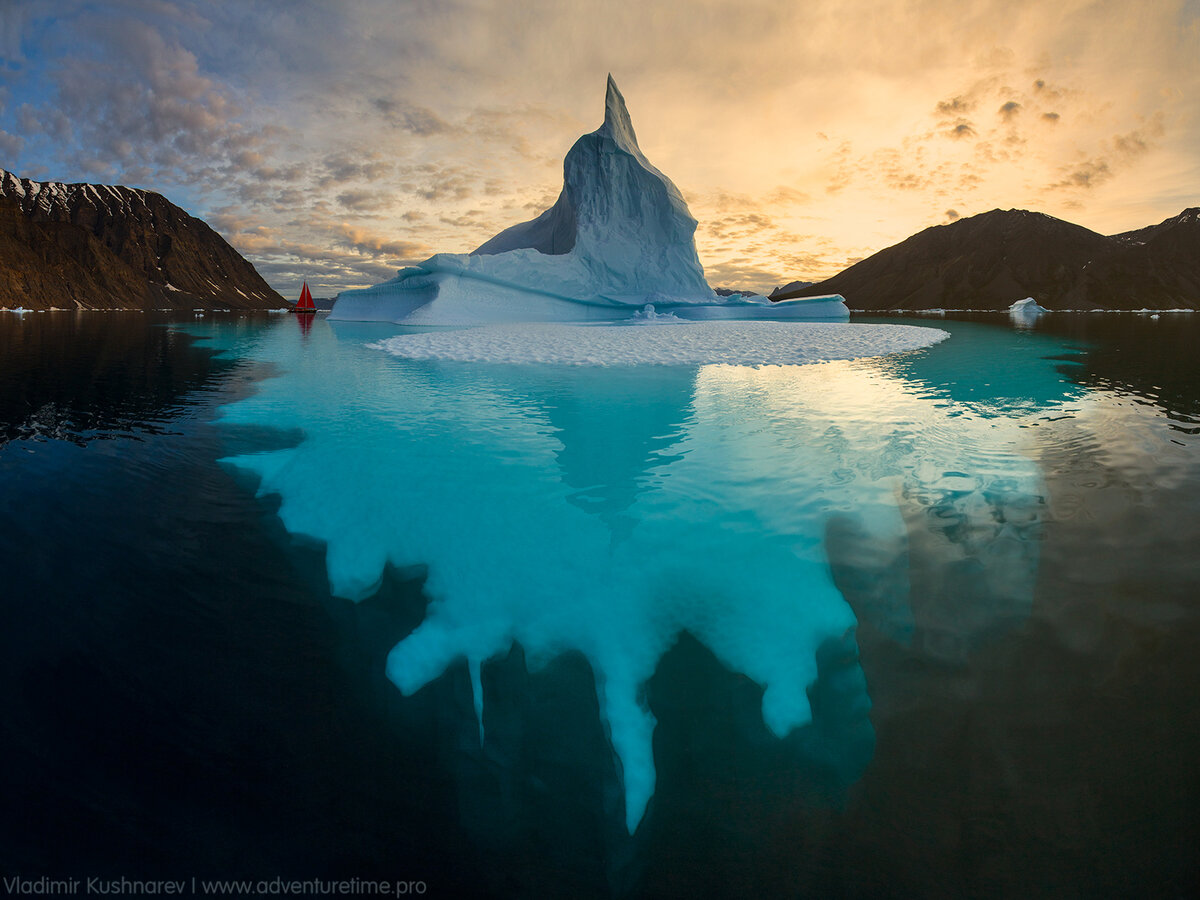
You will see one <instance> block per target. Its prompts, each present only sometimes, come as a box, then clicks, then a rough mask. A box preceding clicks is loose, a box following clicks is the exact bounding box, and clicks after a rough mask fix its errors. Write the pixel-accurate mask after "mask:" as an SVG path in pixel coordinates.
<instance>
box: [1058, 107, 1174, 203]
mask: <svg viewBox="0 0 1200 900" xmlns="http://www.w3.org/2000/svg"><path fill="white" fill-rule="evenodd" d="M1164 132H1165V127H1164V125H1163V117H1162V114H1161V113H1156V114H1155V115H1154V116H1152V117H1151V118H1150V119H1149V120H1148V121H1147V122H1146V124H1145V125H1143V126H1142V127H1141V128H1137V129H1134V130H1133V131H1130V132H1127V133H1126V134H1118V135H1115V136H1113V137H1112V138H1110V139H1109V140H1107V141H1105V142H1104V143H1103V145H1102V152H1101V153H1100V154H1097V155H1095V156H1092V157H1091V158H1088V159H1084V160H1083V161H1081V162H1078V163H1075V164H1072V165H1069V166H1065V167H1063V168H1062V169H1061V170H1060V174H1061V176H1062V177H1061V178H1060V180H1059V181H1056V182H1054V183H1053V184H1051V185H1050V186H1049V188H1050V189H1051V190H1059V189H1064V188H1067V189H1079V190H1090V189H1091V188H1094V187H1099V186H1100V185H1102V184H1105V183H1106V182H1108V181H1110V180H1112V178H1113V177H1114V176H1116V175H1117V174H1118V172H1120V171H1122V170H1124V169H1125V168H1127V167H1129V166H1131V165H1133V164H1134V163H1136V162H1138V161H1139V160H1140V159H1141V158H1142V157H1143V156H1145V155H1146V154H1148V153H1149V152H1150V151H1151V150H1153V149H1154V148H1155V146H1156V143H1157V140H1158V138H1160V137H1162V135H1163V134H1164Z"/></svg>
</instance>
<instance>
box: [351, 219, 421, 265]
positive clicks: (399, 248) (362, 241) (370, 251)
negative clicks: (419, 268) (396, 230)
mask: <svg viewBox="0 0 1200 900" xmlns="http://www.w3.org/2000/svg"><path fill="white" fill-rule="evenodd" d="M333 231H334V234H335V235H336V236H337V240H338V243H340V244H341V245H342V246H345V247H349V248H350V249H351V250H354V251H356V252H358V253H364V254H367V255H371V256H381V255H382V256H389V257H395V258H396V259H400V260H407V261H410V262H418V261H420V260H422V259H426V258H427V257H429V256H432V255H433V250H432V249H431V248H430V247H429V246H427V245H426V244H423V243H421V242H419V241H405V240H397V239H395V238H391V237H388V236H386V235H378V234H372V233H371V232H369V231H367V230H366V229H363V228H358V227H356V226H353V225H347V224H345V223H342V224H341V225H338V226H336V227H335V228H334V229H333Z"/></svg>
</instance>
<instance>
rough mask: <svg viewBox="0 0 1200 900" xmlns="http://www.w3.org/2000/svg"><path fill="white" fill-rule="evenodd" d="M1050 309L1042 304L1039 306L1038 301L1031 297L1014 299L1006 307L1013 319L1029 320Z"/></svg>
mask: <svg viewBox="0 0 1200 900" xmlns="http://www.w3.org/2000/svg"><path fill="white" fill-rule="evenodd" d="M1048 312H1050V310H1048V309H1046V307H1044V306H1039V305H1038V302H1037V301H1036V300H1034V299H1033V298H1032V297H1026V298H1025V299H1024V300H1018V301H1016V302H1015V303H1014V304H1013V305H1012V306H1010V307H1009V308H1008V314H1009V315H1010V316H1012V317H1013V318H1014V319H1018V320H1023V321H1030V320H1033V319H1036V318H1037V317H1038V316H1040V315H1042V314H1043V313H1048Z"/></svg>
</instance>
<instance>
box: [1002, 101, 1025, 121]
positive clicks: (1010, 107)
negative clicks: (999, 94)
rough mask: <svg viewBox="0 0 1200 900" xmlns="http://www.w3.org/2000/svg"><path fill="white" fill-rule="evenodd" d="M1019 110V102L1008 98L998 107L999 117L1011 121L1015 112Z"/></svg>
mask: <svg viewBox="0 0 1200 900" xmlns="http://www.w3.org/2000/svg"><path fill="white" fill-rule="evenodd" d="M1020 111H1021V104H1020V103H1018V102H1017V101H1016V100H1009V101H1008V102H1007V103H1005V104H1004V105H1003V106H1001V107H1000V118H1002V119H1003V120H1004V121H1005V122H1011V121H1012V120H1013V119H1014V118H1016V115H1017V113H1019V112H1020Z"/></svg>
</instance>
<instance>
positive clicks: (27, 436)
mask: <svg viewBox="0 0 1200 900" xmlns="http://www.w3.org/2000/svg"><path fill="white" fill-rule="evenodd" d="M856 321H858V320H856ZM904 321H905V323H906V324H910V325H911V324H918V325H928V326H930V327H937V328H942V329H945V330H947V331H949V332H950V333H951V337H950V339H949V340H946V341H944V342H942V343H940V344H937V345H936V346H933V347H930V348H928V349H925V350H921V351H916V352H910V353H906V354H902V355H897V356H892V357H885V358H880V359H874V360H857V361H851V362H835V363H825V364H820V365H815V366H803V367H779V366H774V367H762V368H746V367H732V366H705V367H630V368H609V369H604V368H589V367H553V366H499V365H487V364H468V363H449V362H433V361H415V360H405V359H400V358H397V357H395V356H392V355H390V354H389V353H387V352H385V351H384V350H383V349H381V348H380V347H378V346H377V345H376V342H377V341H379V340H381V339H383V338H387V337H389V336H391V335H394V334H396V333H397V329H395V328H387V327H376V326H363V325H352V324H349V323H330V322H327V321H325V319H324V318H318V319H317V321H316V322H315V323H312V324H311V326H310V327H306V326H305V324H304V323H301V322H298V321H297V320H296V318H295V317H282V316H272V317H260V318H239V317H235V316H232V315H230V316H221V315H212V316H208V317H205V318H197V319H191V318H188V319H178V318H177V319H174V320H168V319H156V318H155V317H153V316H147V315H141V314H124V313H79V314H74V313H37V314H27V315H24V316H17V315H8V314H0V798H3V799H2V800H0V811H2V812H0V875H3V876H4V877H9V878H11V877H13V876H19V877H21V878H24V879H38V878H41V877H42V876H50V877H53V878H68V877H77V878H83V879H86V878H88V877H104V878H121V877H125V878H129V879H156V878H172V879H185V880H188V884H189V886H190V885H191V881H190V879H192V878H196V879H197V882H196V883H197V884H200V882H201V880H204V879H252V880H264V881H269V880H271V879H276V878H283V879H285V880H288V879H305V878H323V879H354V878H357V879H364V880H387V881H389V882H390V883H392V884H393V885H394V884H395V882H397V881H400V882H404V883H406V884H409V883H412V884H413V885H414V887H413V892H414V893H415V892H416V884H417V883H419V884H420V886H421V887H422V888H423V889H424V890H425V892H426V895H427V896H455V895H463V894H464V893H466V894H477V895H485V896H502V897H508V896H570V897H593V896H594V897H607V896H632V897H658V896H678V897H705V896H713V897H721V896H739V897H749V896H763V897H821V898H823V897H839V896H853V897H886V896H894V897H926V896H928V897H963V896H971V897H1033V896H1046V897H1049V896H1053V897H1108V896H1111V897H1133V896H1137V897H1186V896H1195V895H1197V894H1200V850H1198V848H1200V763H1198V762H1197V760H1198V759H1200V355H1198V354H1197V352H1196V348H1197V347H1198V346H1200V317H1196V316H1189V315H1171V314H1163V315H1162V316H1161V317H1159V318H1150V317H1149V316H1144V315H1136V314H1096V315H1051V316H1047V317H1044V318H1042V319H1041V320H1040V321H1038V322H1037V323H1035V324H1033V325H1030V326H1018V325H1015V324H1013V323H1010V322H1009V321H1008V319H1007V318H1003V317H998V316H973V317H972V316H963V317H961V318H958V319H954V318H945V319H941V318H939V319H911V318H910V319H906V320H904ZM680 327H686V326H680ZM781 327H789V326H788V325H786V324H783V325H781ZM393 648H395V649H393Z"/></svg>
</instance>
